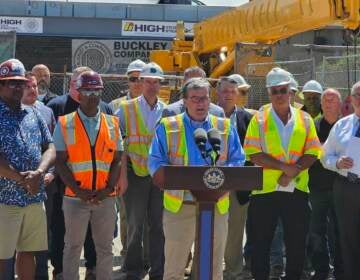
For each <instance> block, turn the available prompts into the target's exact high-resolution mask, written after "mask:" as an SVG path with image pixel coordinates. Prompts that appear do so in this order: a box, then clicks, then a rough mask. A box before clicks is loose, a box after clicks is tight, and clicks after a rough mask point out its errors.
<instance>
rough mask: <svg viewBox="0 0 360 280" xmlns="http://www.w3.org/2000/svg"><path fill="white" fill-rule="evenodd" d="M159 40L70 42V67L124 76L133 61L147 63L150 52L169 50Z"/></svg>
mask: <svg viewBox="0 0 360 280" xmlns="http://www.w3.org/2000/svg"><path fill="white" fill-rule="evenodd" d="M170 44H171V42H169V41H161V40H78V39H74V40H72V66H73V68H76V67H79V66H88V67H90V68H91V69H93V70H95V71H97V72H99V73H117V74H124V73H125V72H126V69H127V67H128V65H129V63H130V62H131V61H133V60H135V59H141V60H142V61H144V62H149V56H150V51H152V50H165V49H169V48H170Z"/></svg>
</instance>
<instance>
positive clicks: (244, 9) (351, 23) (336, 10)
mask: <svg viewBox="0 0 360 280" xmlns="http://www.w3.org/2000/svg"><path fill="white" fill-rule="evenodd" d="M359 8H360V0H345V1H336V0H255V1H251V2H249V3H247V4H244V5H242V6H240V7H237V8H234V9H231V10H228V11H225V12H223V13H221V14H219V15H217V16H214V17H212V18H209V19H207V20H205V21H203V22H199V23H197V24H195V26H194V48H193V51H194V52H196V53H198V54H204V53H210V52H213V51H217V50H220V49H221V48H222V47H228V48H230V49H231V48H233V46H234V44H236V43H237V42H247V43H264V44H271V43H274V42H276V41H278V40H281V39H284V38H288V37H290V36H292V35H295V34H298V33H301V32H305V31H308V30H312V29H317V28H322V27H325V26H327V25H330V24H338V25H342V26H344V27H345V28H347V29H356V28H358V27H359V20H360V17H359Z"/></svg>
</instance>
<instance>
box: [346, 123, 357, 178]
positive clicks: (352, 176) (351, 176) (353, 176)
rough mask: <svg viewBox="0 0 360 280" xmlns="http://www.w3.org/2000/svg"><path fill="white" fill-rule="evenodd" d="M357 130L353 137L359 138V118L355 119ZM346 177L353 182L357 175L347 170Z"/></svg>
mask: <svg viewBox="0 0 360 280" xmlns="http://www.w3.org/2000/svg"><path fill="white" fill-rule="evenodd" d="M357 125H358V127H357V130H356V132H355V137H359V138H360V119H359V120H358V121H357ZM347 178H348V180H349V181H350V182H353V183H355V182H356V181H357V180H358V178H359V177H358V175H357V174H355V173H352V172H348V175H347Z"/></svg>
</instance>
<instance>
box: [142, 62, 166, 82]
mask: <svg viewBox="0 0 360 280" xmlns="http://www.w3.org/2000/svg"><path fill="white" fill-rule="evenodd" d="M140 77H141V78H153V79H159V80H163V79H164V72H163V70H162V69H161V67H160V66H159V65H158V64H156V63H154V62H150V63H148V64H146V65H145V67H144V69H143V70H142V71H141V72H140Z"/></svg>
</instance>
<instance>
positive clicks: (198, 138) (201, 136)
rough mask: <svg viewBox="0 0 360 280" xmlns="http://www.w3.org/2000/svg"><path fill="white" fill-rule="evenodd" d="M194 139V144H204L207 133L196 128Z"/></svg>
mask: <svg viewBox="0 0 360 280" xmlns="http://www.w3.org/2000/svg"><path fill="white" fill-rule="evenodd" d="M194 138H195V143H196V144H198V143H206V141H207V139H208V136H207V133H206V131H205V129H203V128H197V129H195V131H194Z"/></svg>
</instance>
